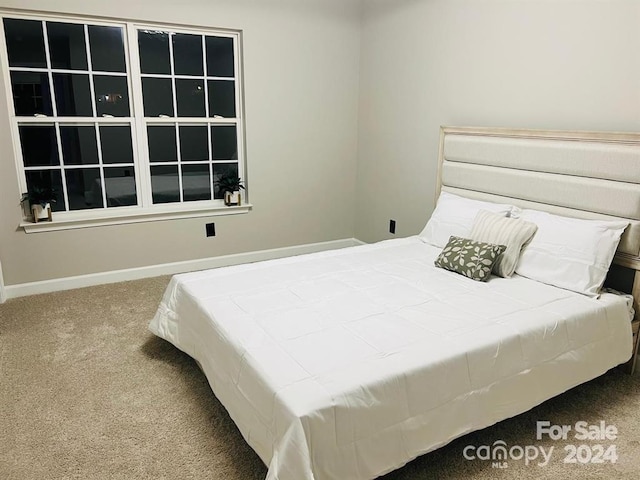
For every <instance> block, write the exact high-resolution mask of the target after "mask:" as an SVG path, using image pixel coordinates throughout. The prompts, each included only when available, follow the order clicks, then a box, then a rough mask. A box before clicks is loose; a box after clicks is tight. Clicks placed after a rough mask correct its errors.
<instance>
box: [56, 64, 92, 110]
mask: <svg viewBox="0 0 640 480" xmlns="http://www.w3.org/2000/svg"><path fill="white" fill-rule="evenodd" d="M53 88H54V90H55V92H56V108H57V109H58V116H60V117H73V116H79V117H93V110H92V107H91V89H90V87H89V75H84V74H78V73H54V74H53Z"/></svg>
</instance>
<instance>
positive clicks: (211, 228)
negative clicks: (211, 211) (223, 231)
mask: <svg viewBox="0 0 640 480" xmlns="http://www.w3.org/2000/svg"><path fill="white" fill-rule="evenodd" d="M205 229H206V232H207V237H215V236H216V224H215V223H207V224H206V225H205Z"/></svg>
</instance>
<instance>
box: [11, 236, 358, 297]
mask: <svg viewBox="0 0 640 480" xmlns="http://www.w3.org/2000/svg"><path fill="white" fill-rule="evenodd" d="M362 244H363V242H361V241H359V240H356V239H355V238H345V239H342V240H333V241H330V242H320V243H309V244H305V245H295V246H292V247H283V248H273V249H269V250H258V251H255V252H246V253H236V254H233V255H222V256H220V257H209V258H201V259H197V260H186V261H184V262H174V263H164V264H161V265H151V266H148V267H139V268H128V269H125V270H113V271H110V272H100V273H91V274H88V275H78V276H74V277H63V278H54V279H52V280H43V281H40V282H29V283H21V284H16V285H5V287H4V294H5V296H6V298H16V297H24V296H26V295H35V294H39V293H49V292H56V291H59V290H70V289H72V288H82V287H90V286H93V285H101V284H105V283H115V282H124V281H127V280H138V279H141V278H149V277H159V276H161V275H174V274H176V273H184V272H192V271H195V270H205V269H208V268H216V267H226V266H229V265H237V264H240V263H251V262H258V261H261V260H272V259H275V258H282V257H291V256H294V255H302V254H305V253H314V252H321V251H325V250H335V249H338V248H345V247H353V246H356V245H362ZM1 294H2V289H1V288H0V295H1ZM2 301H3V300H2V298H0V303H2Z"/></svg>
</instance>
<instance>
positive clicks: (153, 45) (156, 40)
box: [138, 30, 171, 75]
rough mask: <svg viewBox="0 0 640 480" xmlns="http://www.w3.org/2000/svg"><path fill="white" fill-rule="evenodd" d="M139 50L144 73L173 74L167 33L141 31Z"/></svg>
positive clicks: (139, 32) (141, 67) (141, 68)
mask: <svg viewBox="0 0 640 480" xmlns="http://www.w3.org/2000/svg"><path fill="white" fill-rule="evenodd" d="M138 48H139V50H140V70H141V71H142V73H162V74H167V75H168V74H170V73H171V63H170V61H169V34H168V33H167V32H159V31H143V30H139V31H138Z"/></svg>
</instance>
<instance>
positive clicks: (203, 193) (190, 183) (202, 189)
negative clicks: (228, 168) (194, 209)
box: [182, 165, 211, 202]
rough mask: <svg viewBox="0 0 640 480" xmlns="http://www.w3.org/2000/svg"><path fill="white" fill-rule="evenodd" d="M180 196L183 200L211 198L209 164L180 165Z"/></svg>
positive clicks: (193, 200)
mask: <svg viewBox="0 0 640 480" xmlns="http://www.w3.org/2000/svg"><path fill="white" fill-rule="evenodd" d="M182 198H183V199H184V201H185V202H195V201H197V200H211V175H210V174H209V165H182Z"/></svg>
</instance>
